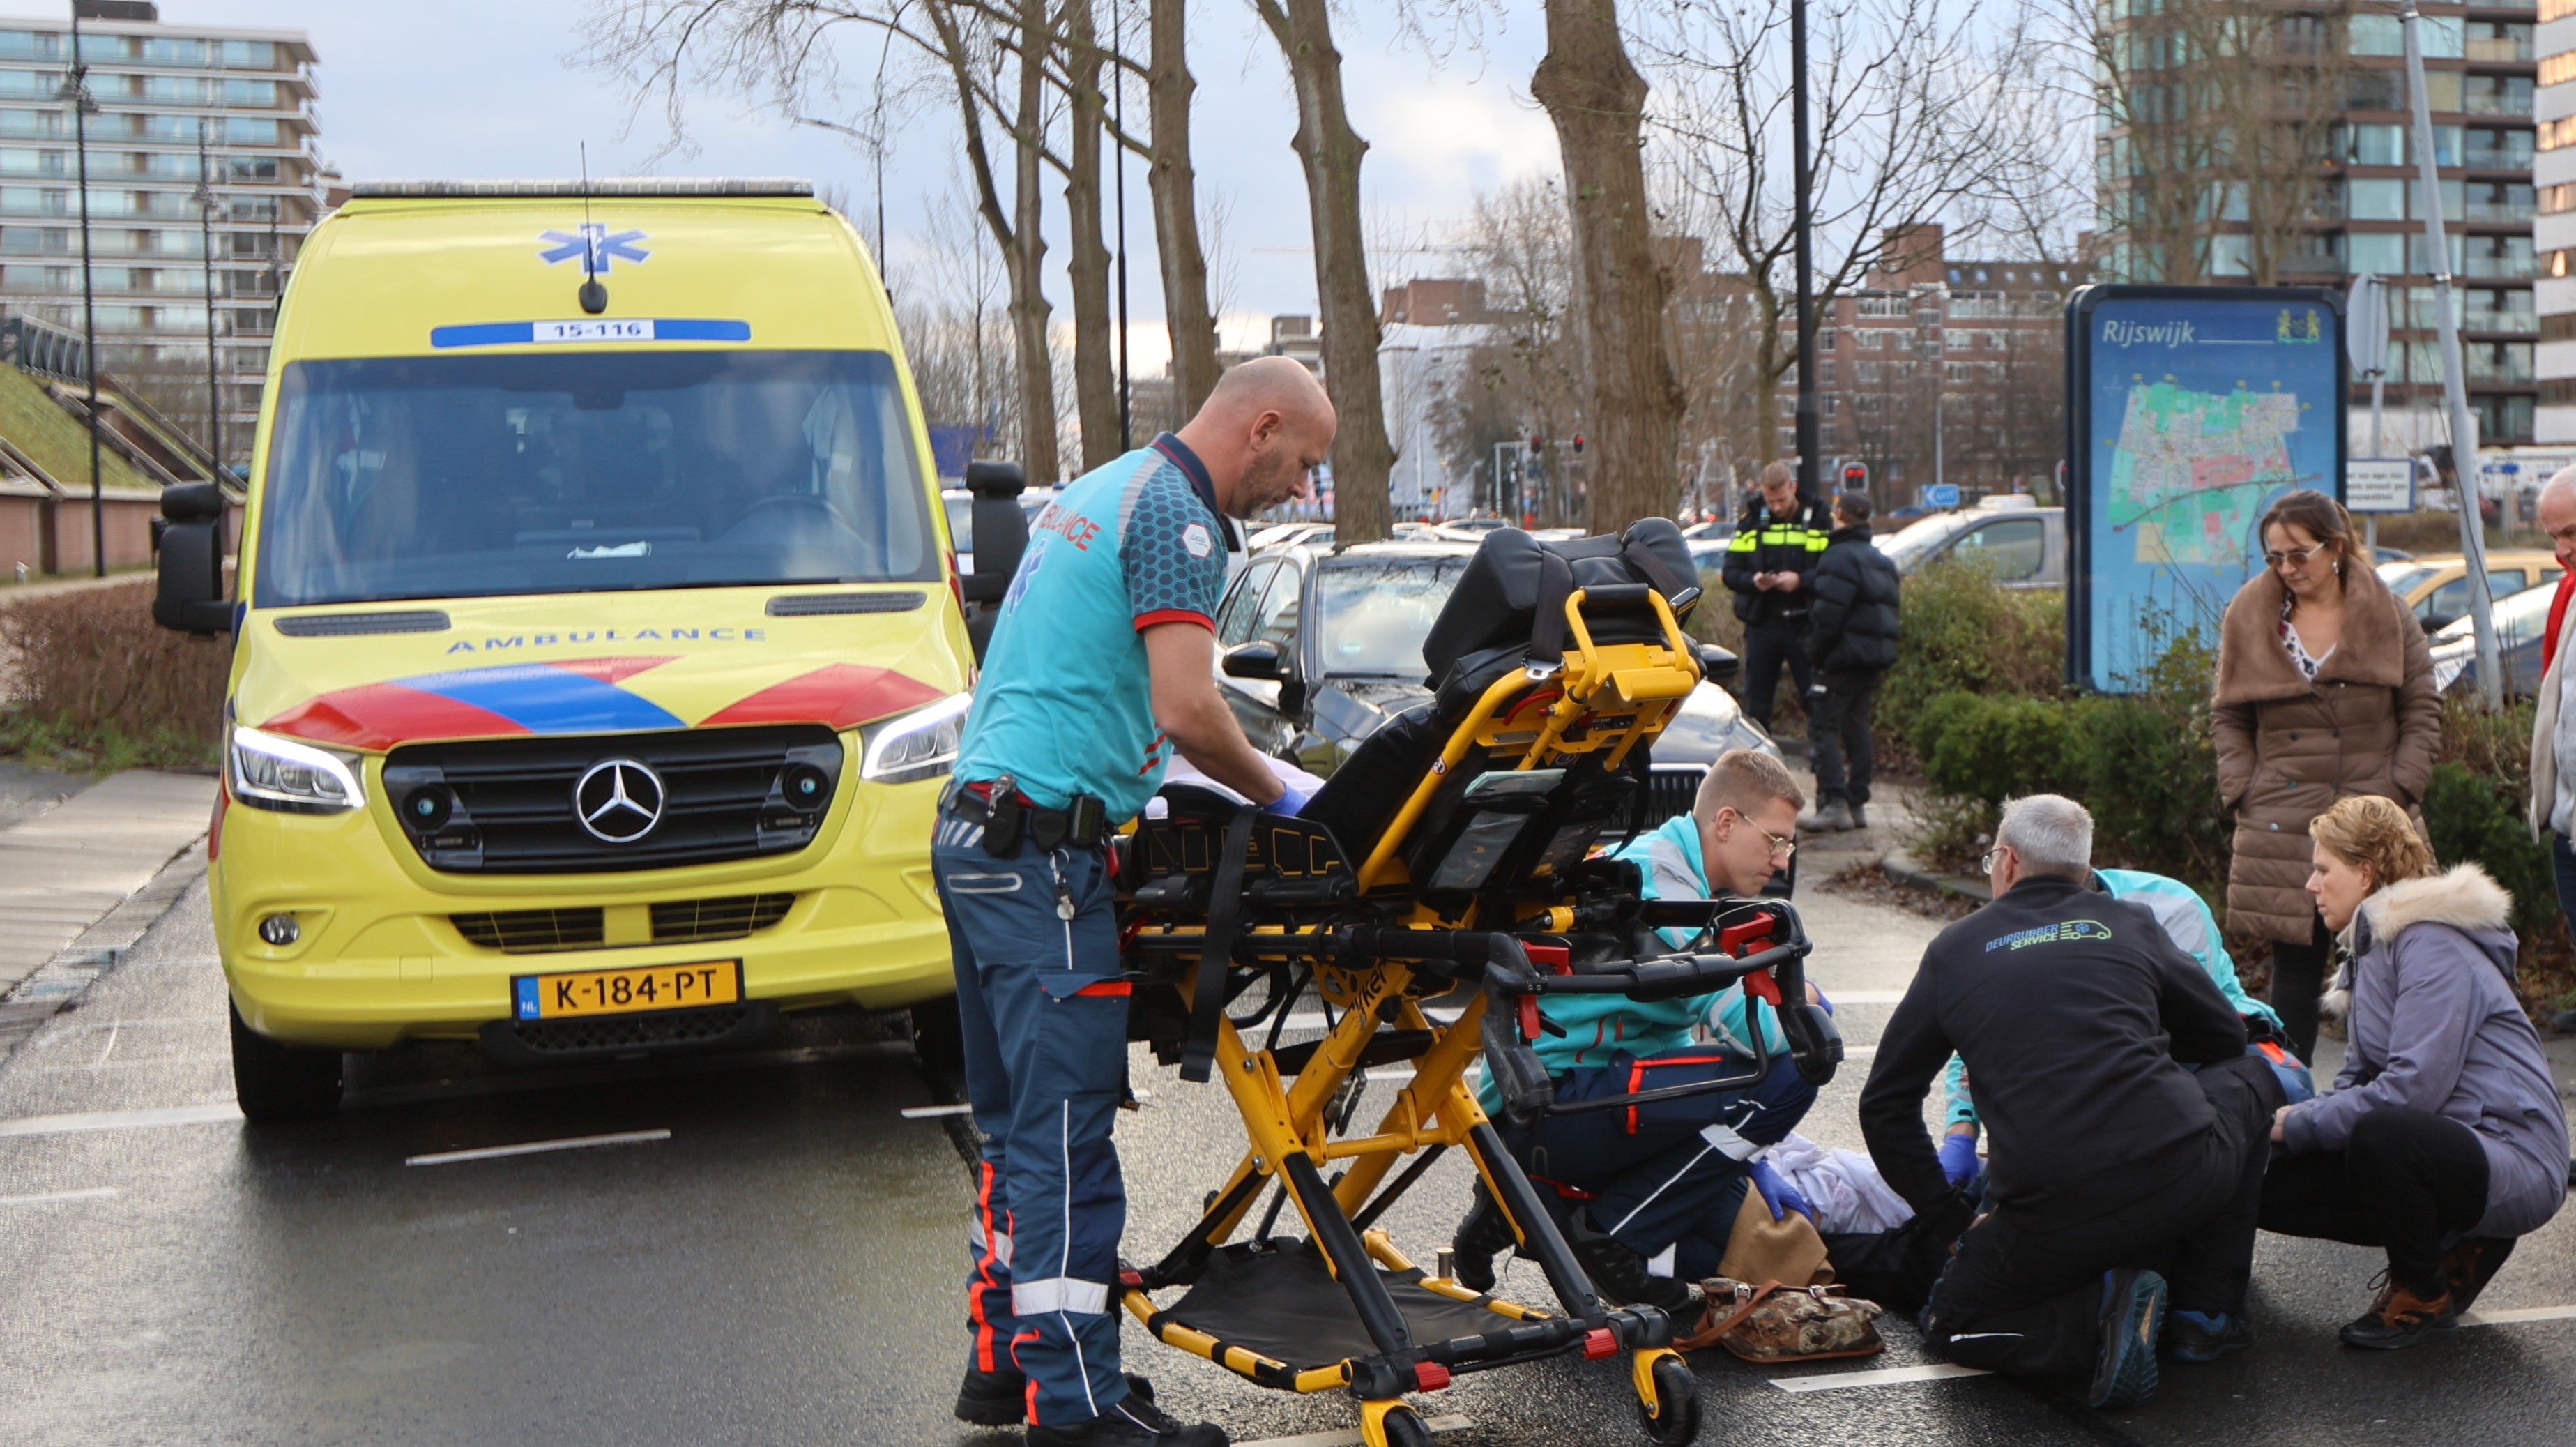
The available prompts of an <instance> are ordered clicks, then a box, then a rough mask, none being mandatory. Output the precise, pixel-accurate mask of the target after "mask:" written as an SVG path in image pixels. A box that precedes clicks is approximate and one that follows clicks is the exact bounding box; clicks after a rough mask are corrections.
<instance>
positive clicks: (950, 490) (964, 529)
mask: <svg viewBox="0 0 2576 1447" xmlns="http://www.w3.org/2000/svg"><path fill="white" fill-rule="evenodd" d="M1055 494H1056V489H1054V488H1052V487H1033V488H1030V489H1029V490H1028V491H1026V492H1024V493H1021V494H1020V511H1021V512H1022V513H1023V514H1026V515H1027V517H1028V520H1029V522H1030V523H1031V524H1032V525H1034V524H1035V523H1036V522H1037V519H1038V514H1039V513H1041V512H1044V511H1045V510H1046V505H1047V504H1048V503H1051V502H1053V501H1055ZM939 506H940V509H941V510H942V511H943V512H946V513H947V514H948V541H949V542H951V543H953V544H955V545H956V548H957V575H958V576H959V577H961V578H962V577H966V576H967V575H969V574H971V573H973V572H974V571H975V494H973V493H971V492H968V491H967V490H966V489H964V488H962V487H943V488H941V489H940V490H939Z"/></svg>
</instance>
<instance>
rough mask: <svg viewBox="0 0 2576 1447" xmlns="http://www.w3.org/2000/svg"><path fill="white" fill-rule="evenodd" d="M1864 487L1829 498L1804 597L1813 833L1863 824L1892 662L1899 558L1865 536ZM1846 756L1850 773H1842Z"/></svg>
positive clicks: (1804, 825) (1803, 824) (1808, 826)
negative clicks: (1882, 691)
mask: <svg viewBox="0 0 2576 1447" xmlns="http://www.w3.org/2000/svg"><path fill="white" fill-rule="evenodd" d="M1869 513H1870V505H1869V494H1868V493H1865V492H1846V493H1840V494H1837V495H1836V496H1835V498H1834V530H1833V532H1832V534H1831V535H1830V536H1829V537H1828V538H1827V540H1826V544H1825V553H1824V557H1823V558H1822V559H1821V560H1819V561H1818V562H1817V564H1816V571H1815V575H1814V578H1813V580H1812V581H1811V584H1810V588H1811V597H1810V601H1809V603H1808V605H1807V656H1808V657H1809V658H1812V659H1814V660H1815V666H1816V672H1817V675H1818V682H1817V685H1816V687H1814V688H1813V689H1811V690H1809V692H1808V694H1807V717H1808V726H1807V747H1808V751H1809V753H1810V755H1811V757H1812V759H1813V761H1814V763H1815V766H1816V794H1817V799H1816V812H1815V813H1814V815H1812V816H1810V817H1808V818H1805V819H1801V820H1799V821H1798V827H1799V828H1801V829H1804V830H1808V831H1810V832H1813V833H1832V832H1833V831H1835V830H1839V829H1866V828H1868V827H1869V818H1868V815H1867V813H1866V812H1865V811H1866V809H1867V808H1868V805H1869V775H1870V766H1871V763H1872V757H1871V751H1870V711H1871V709H1872V708H1873V707H1874V706H1875V705H1876V704H1877V702H1878V684H1879V680H1881V679H1883V678H1885V677H1887V670H1889V669H1890V668H1893V667H1895V666H1896V639H1897V583H1898V579H1897V574H1896V560H1895V559H1893V558H1890V557H1889V556H1888V555H1887V554H1885V553H1882V552H1880V551H1879V550H1878V548H1877V545H1875V544H1873V543H1872V542H1870V540H1869ZM1846 759H1848V773H1846Z"/></svg>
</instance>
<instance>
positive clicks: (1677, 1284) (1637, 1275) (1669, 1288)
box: [1566, 1211, 1697, 1319]
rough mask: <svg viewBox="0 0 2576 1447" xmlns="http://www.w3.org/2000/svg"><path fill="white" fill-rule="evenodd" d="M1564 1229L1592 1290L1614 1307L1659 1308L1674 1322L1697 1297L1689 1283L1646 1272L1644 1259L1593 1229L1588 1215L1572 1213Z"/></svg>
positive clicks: (1567, 1241)
mask: <svg viewBox="0 0 2576 1447" xmlns="http://www.w3.org/2000/svg"><path fill="white" fill-rule="evenodd" d="M1567 1227H1568V1229H1567V1231H1566V1244H1568V1245H1570V1246H1572V1247H1573V1248H1574V1256H1575V1259H1576V1260H1578V1261H1580V1262H1582V1263H1583V1271H1584V1274H1585V1275H1587V1276H1589V1277H1591V1278H1592V1286H1593V1289H1594V1290H1596V1291H1598V1292H1600V1293H1601V1294H1602V1295H1603V1296H1606V1297H1608V1298H1610V1300H1611V1301H1612V1302H1614V1303H1616V1304H1618V1305H1621V1306H1652V1307H1659V1308H1661V1309H1662V1310H1663V1312H1664V1314H1665V1315H1667V1316H1671V1317H1674V1318H1676V1319H1679V1318H1680V1317H1681V1315H1682V1314H1683V1313H1684V1312H1687V1311H1688V1310H1689V1309H1690V1304H1691V1301H1692V1298H1693V1297H1694V1296H1696V1295H1697V1292H1696V1291H1695V1290H1694V1289H1693V1288H1692V1286H1691V1283H1689V1282H1687V1281H1684V1280H1681V1279H1680V1278H1679V1277H1673V1276H1657V1275H1655V1274H1654V1273H1653V1272H1651V1271H1648V1270H1647V1269H1646V1258H1645V1257H1643V1256H1640V1255H1638V1254H1637V1253H1636V1252H1634V1251H1631V1250H1630V1249H1628V1248H1627V1247H1625V1246H1623V1245H1621V1244H1619V1241H1618V1238H1616V1237H1613V1236H1608V1235H1604V1234H1603V1233H1601V1232H1600V1231H1598V1230H1595V1229H1594V1228H1593V1225H1592V1218H1591V1216H1590V1215H1589V1214H1588V1213H1586V1212H1583V1211H1576V1212H1575V1213H1574V1214H1573V1216H1572V1217H1571V1218H1569V1220H1568V1221H1567Z"/></svg>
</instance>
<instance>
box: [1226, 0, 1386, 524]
mask: <svg viewBox="0 0 2576 1447" xmlns="http://www.w3.org/2000/svg"><path fill="white" fill-rule="evenodd" d="M1254 4H1255V5H1256V6H1257V7H1258V9H1259V11H1260V14H1261V18H1262V20H1263V21H1264V22H1265V23H1267V24H1268V25H1269V27H1270V33H1271V35H1272V37H1273V38H1274V39H1276V40H1277V41H1278V42H1279V48H1280V50H1281V52H1282V53H1284V54H1285V55H1286V56H1287V58H1288V75H1289V79H1290V81H1291V83H1292V84H1293V85H1294V86H1295V88H1296V92H1297V135H1296V138H1295V140H1294V142H1293V143H1292V144H1293V145H1294V147H1295V149H1296V152H1297V159H1298V161H1299V162H1300V163H1302V164H1303V165H1304V167H1305V169H1306V207H1307V213H1308V217H1309V223H1308V224H1309V226H1310V228H1311V230H1312V231H1313V234H1314V243H1315V298H1316V309H1317V311H1319V312H1320V313H1321V314H1322V316H1321V320H1322V322H1323V326H1324V389H1325V391H1326V392H1328V393H1329V394H1330V395H1331V396H1332V399H1333V410H1334V412H1335V413H1337V414H1338V415H1339V418H1340V423H1341V426H1340V430H1339V431H1338V432H1336V433H1335V434H1334V436H1333V521H1334V525H1335V527H1334V531H1335V535H1336V536H1337V537H1338V538H1339V539H1341V540H1342V541H1345V542H1357V541H1363V540H1367V539H1373V538H1383V537H1385V536H1386V535H1387V522H1388V504H1387V477H1388V474H1389V473H1391V472H1392V471H1394V468H1395V448H1394V447H1393V446H1392V445H1391V444H1390V443H1389V442H1388V441H1387V436H1386V409H1385V404H1384V398H1383V395H1382V393H1381V392H1380V390H1379V385H1378V374H1377V344H1378V332H1377V298H1376V297H1374V296H1372V295H1370V293H1369V275H1368V254H1367V251H1366V248H1365V246H1364V244H1363V242H1362V238H1361V232H1360V158H1361V157H1363V156H1364V155H1366V154H1367V153H1368V142H1366V141H1363V140H1361V139H1360V138H1359V134H1358V133H1357V132H1355V131H1353V130H1352V129H1351V120H1350V115H1349V113H1348V112H1347V111H1346V110H1344V109H1343V106H1342V57H1341V52H1339V51H1337V50H1335V49H1334V48H1333V27H1332V15H1331V12H1330V10H1329V8H1328V5H1327V0H1254Z"/></svg>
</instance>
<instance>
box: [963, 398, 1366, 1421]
mask: <svg viewBox="0 0 2576 1447" xmlns="http://www.w3.org/2000/svg"><path fill="white" fill-rule="evenodd" d="M1333 425H1334V419H1333V408H1332V404H1331V403H1330V402H1329V401H1327V400H1326V399H1325V396H1324V390H1323V388H1322V386H1321V385H1319V384H1318V383H1317V382H1316V381H1315V379H1314V377H1313V376H1312V375H1311V374H1309V373H1308V372H1307V371H1306V369H1305V368H1303V367H1301V366H1299V365H1298V364H1297V363H1296V362H1294V361H1291V360H1290V359H1288V358H1285V357H1264V358H1259V359H1257V360H1254V361H1251V362H1246V363H1244V364H1243V365H1241V366H1239V367H1236V368H1235V369H1234V370H1232V371H1230V372H1228V373H1226V374H1225V376H1224V377H1223V378H1222V379H1220V380H1219V381H1218V383H1217V386H1216V390H1215V391H1214V392H1213V393H1211V394H1210V395H1209V397H1208V399H1207V403H1206V405H1205V406H1203V407H1201V408H1200V409H1199V413H1198V415H1197V416H1196V417H1193V418H1191V419H1190V422H1189V424H1188V425H1187V426H1185V427H1183V428H1182V429H1181V430H1180V431H1179V433H1177V434H1174V433H1169V432H1167V433H1164V434H1163V435H1161V436H1159V437H1156V438H1155V439H1154V440H1153V442H1152V443H1151V444H1149V445H1147V446H1145V447H1142V448H1139V449H1138V450H1136V451H1134V452H1130V453H1128V454H1126V455H1125V456H1123V457H1120V458H1118V459H1117V460H1115V461H1113V462H1111V463H1109V464H1108V465H1107V466H1105V467H1100V468H1096V469H1094V470H1092V471H1091V472H1088V473H1085V474H1084V475H1083V476H1081V477H1080V478H1077V479H1075V480H1074V482H1073V483H1072V484H1071V485H1070V486H1068V487H1066V488H1065V490H1064V491H1063V492H1062V493H1061V494H1059V495H1058V496H1057V498H1056V500H1055V501H1054V502H1053V503H1052V504H1050V505H1049V506H1048V507H1047V508H1046V510H1045V511H1043V512H1041V513H1039V514H1038V517H1037V520H1036V523H1035V525H1034V526H1033V527H1032V528H1031V530H1030V533H1031V536H1030V541H1029V547H1028V551H1027V552H1026V553H1025V554H1023V555H1022V556H1021V558H1020V566H1019V571H1018V572H1017V573H1016V574H1015V575H1014V576H1013V577H1012V579H1011V586H1010V589H1009V591H1008V592H1007V593H1006V594H1005V595H1004V596H1003V599H1002V605H1001V617H1000V620H999V622H998V623H997V624H996V625H995V628H994V631H993V639H992V644H991V646H990V648H989V649H988V650H987V651H986V654H985V661H984V668H983V673H982V676H981V678H980V679H979V680H978V681H977V684H976V691H975V706H974V709H973V710H972V712H970V713H969V714H968V715H967V719H966V732H965V737H964V739H963V741H962V742H961V744H960V746H959V750H958V756H957V763H956V768H955V781H954V782H953V783H952V784H951V785H950V787H949V790H948V792H947V794H946V796H945V797H944V798H943V799H942V801H941V805H940V813H939V827H938V834H937V837H936V839H935V840H934V841H933V844H932V849H931V864H932V869H933V872H934V874H935V876H936V878H937V881H938V886H939V898H940V903H941V905H942V907H943V908H944V909H945V910H946V912H947V916H948V937H949V942H950V945H951V948H952V951H953V953H954V955H955V961H956V971H957V1013H958V1020H959V1024H960V1025H961V1027H962V1028H963V1032H964V1036H965V1055H966V1083H967V1092H968V1095H969V1097H970V1099H971V1100H972V1101H973V1105H974V1118H975V1129H976V1131H977V1132H978V1134H979V1135H980V1137H981V1140H982V1145H983V1151H982V1160H981V1162H980V1164H979V1167H978V1171H977V1180H976V1191H975V1206H974V1219H973V1223H972V1226H971V1227H970V1229H969V1232H968V1236H969V1240H970V1244H971V1249H972V1254H973V1265H972V1269H971V1271H970V1273H969V1275H968V1278H967V1291H968V1303H967V1316H968V1319H969V1324H970V1326H971V1329H972V1332H973V1338H974V1343H973V1353H972V1356H971V1358H970V1360H969V1362H968V1364H967V1368H966V1380H965V1384H964V1386H963V1387H962V1388H961V1389H960V1391H959V1393H958V1397H957V1415H958V1417H959V1418H960V1419H962V1420H964V1421H967V1422H971V1423H975V1424H978V1425H983V1426H997V1427H998V1426H1009V1425H1012V1424H1014V1423H1020V1422H1026V1423H1027V1424H1028V1429H1029V1430H1028V1440H1029V1441H1030V1443H1032V1444H1034V1447H1071V1444H1083V1447H1097V1444H1115V1447H1224V1444H1225V1441H1226V1436H1225V1433H1224V1432H1222V1431H1220V1430H1219V1429H1217V1428H1216V1427H1213V1426H1210V1425H1207V1424H1204V1423H1202V1424H1198V1425H1194V1426H1185V1425H1183V1424H1182V1423H1180V1422H1178V1421H1175V1420H1174V1419H1172V1418H1171V1417H1170V1416H1168V1415H1166V1414H1165V1413H1163V1412H1161V1411H1159V1410H1157V1409H1156V1408H1155V1406H1154V1405H1153V1402H1152V1400H1151V1398H1150V1393H1149V1391H1148V1390H1145V1389H1143V1388H1144V1384H1143V1383H1142V1382H1141V1381H1140V1380H1138V1379H1135V1378H1131V1377H1129V1376H1127V1375H1126V1374H1125V1373H1123V1372H1122V1371H1121V1369H1120V1367H1119V1355H1118V1303H1117V1297H1116V1281H1117V1275H1118V1238H1119V1233H1120V1231H1121V1230H1122V1229H1123V1228H1124V1226H1125V1224H1126V1215H1127V1202H1126V1191H1125V1187H1124V1185H1123V1183H1122V1182H1121V1180H1120V1177H1119V1172H1118V1153H1117V1149H1116V1148H1115V1147H1114V1146H1113V1145H1112V1144H1111V1142H1110V1126H1111V1122H1112V1120H1113V1119H1114V1117H1115V1114H1116V1111H1117V1107H1118V1099H1119V1092H1120V1088H1121V1085H1122V1082H1123V1081H1124V1079H1125V1070H1126V1062H1127V999H1126V995H1127V986H1126V984H1125V982H1124V981H1123V980H1122V979H1121V966H1120V963H1119V958H1118V940H1117V930H1116V921H1115V917H1114V912H1113V909H1112V905H1111V899H1110V888H1111V881H1110V875H1109V868H1108V860H1107V855H1106V851H1105V843H1106V840H1107V838H1108V836H1109V835H1110V833H1111V832H1113V831H1114V830H1115V829H1116V827H1117V826H1118V825H1119V824H1121V823H1123V822H1124V821H1126V820H1128V819H1132V818H1134V817H1135V816H1136V815H1137V813H1138V812H1139V811H1140V810H1142V809H1143V807H1144V804H1145V801H1146V800H1147V799H1148V798H1149V797H1151V796H1152V794H1153V792H1154V789H1155V786H1156V785H1157V784H1158V783H1159V782H1160V781H1161V779H1162V776H1163V767H1164V764H1165V763H1166V762H1167V761H1168V760H1169V759H1170V757H1171V756H1172V754H1173V753H1174V752H1175V751H1177V752H1178V753H1179V754H1180V755H1181V756H1182V757H1183V758H1186V759H1188V760H1189V761H1190V763H1191V764H1192V765H1194V766H1196V767H1197V768H1198V769H1199V771H1200V772H1202V773H1204V774H1206V775H1207V776H1208V777H1210V778H1211V779H1214V780H1215V781H1216V782H1218V783H1220V784H1224V785H1226V786H1227V787H1229V788H1231V789H1233V790H1234V791H1235V792H1237V793H1239V794H1241V795H1243V796H1244V797H1245V798H1247V799H1251V800H1254V801H1256V802H1259V803H1262V804H1263V805H1264V806H1265V807H1267V808H1270V809H1272V810H1276V811H1279V812H1282V813H1292V814H1293V813H1295V812H1296V811H1297V810H1299V809H1300V808H1302V807H1304V805H1305V802H1306V801H1305V799H1304V798H1303V797H1301V796H1299V795H1297V794H1296V793H1294V792H1293V791H1287V790H1284V789H1283V786H1282V785H1281V784H1280V782H1279V780H1278V778H1277V777H1276V776H1274V775H1273V774H1272V773H1271V771H1270V769H1269V767H1268V766H1267V765H1266V764H1265V763H1264V762H1263V760H1262V758H1261V756H1260V755H1259V754H1258V753H1256V752H1255V751H1254V750H1253V748H1252V745H1251V744H1250V743H1249V742H1247V741H1246V740H1245V738H1244V736H1243V730H1242V728H1241V726H1239V725H1238V724H1237V723H1236V722H1235V720H1234V715H1233V713H1232V712H1231V711H1230V710H1229V709H1228V708H1227V707H1226V704H1225V701H1224V699H1223V698H1222V697H1221V696H1220V695H1219V694H1218V692H1217V687H1216V670H1215V666H1214V665H1215V646H1216V634H1215V625H1214V622H1213V619H1214V617H1215V614H1216V606H1217V598H1218V596H1219V594H1220V593H1222V592H1223V590H1224V587H1225V573H1226V554H1227V553H1228V552H1229V551H1232V550H1237V549H1239V548H1240V547H1241V544H1240V542H1239V541H1238V540H1237V536H1236V533H1235V530H1234V527H1233V525H1232V523H1231V522H1230V521H1229V520H1230V519H1233V518H1248V517H1252V516H1255V515H1257V514H1259V513H1260V512H1262V511H1263V510H1265V509H1268V508H1272V507H1276V506H1278V505H1279V504H1281V503H1284V502H1287V501H1289V500H1290V499H1292V498H1299V497H1303V496H1305V495H1306V493H1307V485H1308V478H1309V476H1310V475H1311V474H1312V472H1313V470H1314V469H1315V468H1316V467H1317V466H1319V465H1321V464H1322V463H1323V461H1324V460H1325V457H1326V454H1327V452H1328V450H1329V449H1330V447H1331V445H1332V440H1333Z"/></svg>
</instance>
